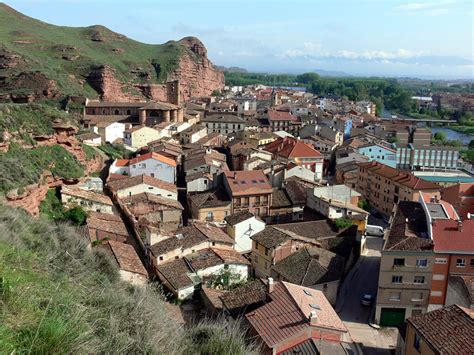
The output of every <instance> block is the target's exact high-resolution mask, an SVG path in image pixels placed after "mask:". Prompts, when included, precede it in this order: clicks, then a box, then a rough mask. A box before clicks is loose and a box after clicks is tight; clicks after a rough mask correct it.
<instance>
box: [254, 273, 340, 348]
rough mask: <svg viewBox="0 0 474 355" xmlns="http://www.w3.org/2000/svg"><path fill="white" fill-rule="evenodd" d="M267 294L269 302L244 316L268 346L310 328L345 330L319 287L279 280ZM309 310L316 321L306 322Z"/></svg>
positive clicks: (272, 345) (273, 345) (271, 346)
mask: <svg viewBox="0 0 474 355" xmlns="http://www.w3.org/2000/svg"><path fill="white" fill-rule="evenodd" d="M269 296H270V298H271V302H269V303H267V304H265V305H264V306H262V307H260V308H258V309H257V310H255V311H253V312H251V313H248V314H247V315H246V318H247V320H248V321H249V322H250V324H251V325H252V327H253V328H254V329H255V330H256V331H257V333H258V334H259V335H260V337H261V338H262V340H263V341H264V342H265V344H267V345H268V347H270V348H273V347H275V346H276V345H277V344H279V343H281V342H282V341H284V340H286V339H289V338H291V337H294V336H295V334H298V333H302V332H305V331H306V330H307V329H310V328H316V329H317V328H323V329H328V330H333V331H339V332H347V329H346V327H345V326H344V324H343V323H342V321H341V319H340V318H339V317H338V315H337V314H336V312H335V311H334V309H333V308H332V306H331V305H330V303H329V301H328V300H327V299H326V297H325V296H324V294H323V293H322V292H321V291H317V290H314V289H311V288H308V287H303V286H298V285H294V284H291V283H288V282H279V283H276V284H275V285H274V290H273V292H271V293H270V294H269ZM311 311H316V314H317V320H316V324H315V325H311V324H310V322H309V315H310V313H311ZM308 334H310V332H308ZM308 338H309V336H308Z"/></svg>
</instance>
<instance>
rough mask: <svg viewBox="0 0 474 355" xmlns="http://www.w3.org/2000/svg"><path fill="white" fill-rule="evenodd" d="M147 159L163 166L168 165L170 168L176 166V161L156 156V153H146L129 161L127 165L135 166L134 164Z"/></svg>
mask: <svg viewBox="0 0 474 355" xmlns="http://www.w3.org/2000/svg"><path fill="white" fill-rule="evenodd" d="M148 159H156V160H159V161H161V162H162V163H165V164H168V165H171V166H176V161H175V160H174V159H171V158H168V157H165V156H163V155H161V154H158V153H155V152H150V153H146V154H143V155H140V156H139V157H136V158H134V159H131V160H130V162H129V164H136V163H139V162H141V161H144V160H148Z"/></svg>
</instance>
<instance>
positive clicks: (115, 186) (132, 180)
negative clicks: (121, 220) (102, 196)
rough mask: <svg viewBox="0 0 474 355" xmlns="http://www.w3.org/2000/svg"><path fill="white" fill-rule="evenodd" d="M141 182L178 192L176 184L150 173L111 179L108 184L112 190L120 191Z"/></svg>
mask: <svg viewBox="0 0 474 355" xmlns="http://www.w3.org/2000/svg"><path fill="white" fill-rule="evenodd" d="M140 184H146V185H150V186H154V187H158V188H160V189H163V190H167V191H171V192H175V193H177V192H178V189H177V187H176V185H174V184H171V183H169V182H166V181H163V180H160V179H156V178H154V177H151V176H148V175H145V174H143V175H137V176H131V177H127V178H125V179H120V180H114V181H110V182H109V183H108V184H107V186H108V187H109V188H110V189H111V190H112V191H118V190H122V189H126V188H129V187H133V186H137V185H140Z"/></svg>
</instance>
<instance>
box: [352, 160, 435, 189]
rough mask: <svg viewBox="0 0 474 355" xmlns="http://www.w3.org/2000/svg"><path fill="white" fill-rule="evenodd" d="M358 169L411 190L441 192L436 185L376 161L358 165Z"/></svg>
mask: <svg viewBox="0 0 474 355" xmlns="http://www.w3.org/2000/svg"><path fill="white" fill-rule="evenodd" d="M359 168H360V169H364V170H368V171H371V172H372V173H374V174H376V175H379V176H383V177H384V178H387V179H390V180H392V181H394V182H396V183H398V184H400V185H403V186H406V187H408V188H410V189H413V190H441V187H440V186H439V185H438V184H435V183H433V182H431V181H427V180H423V179H421V178H419V177H416V176H415V175H413V174H410V173H407V172H403V171H401V170H398V169H395V168H392V167H390V166H388V165H385V164H382V163H379V162H376V161H371V162H368V163H360V164H359Z"/></svg>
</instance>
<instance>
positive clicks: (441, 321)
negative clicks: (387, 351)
mask: <svg viewBox="0 0 474 355" xmlns="http://www.w3.org/2000/svg"><path fill="white" fill-rule="evenodd" d="M472 334H474V312H473V311H472V310H471V309H467V308H464V307H461V306H458V305H451V306H448V307H443V308H441V309H437V310H435V311H431V312H428V313H425V314H421V315H416V316H413V317H410V318H408V319H407V328H406V333H405V341H404V344H403V345H401V346H399V349H397V350H398V351H400V353H402V354H406V355H412V354H413V355H415V354H473V353H474V342H473V341H472Z"/></svg>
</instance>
